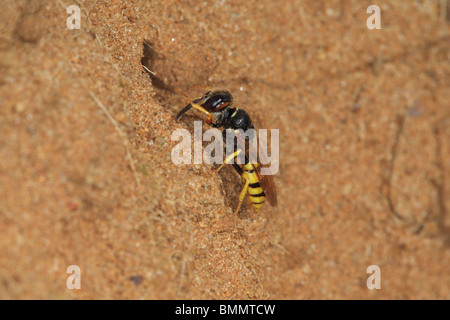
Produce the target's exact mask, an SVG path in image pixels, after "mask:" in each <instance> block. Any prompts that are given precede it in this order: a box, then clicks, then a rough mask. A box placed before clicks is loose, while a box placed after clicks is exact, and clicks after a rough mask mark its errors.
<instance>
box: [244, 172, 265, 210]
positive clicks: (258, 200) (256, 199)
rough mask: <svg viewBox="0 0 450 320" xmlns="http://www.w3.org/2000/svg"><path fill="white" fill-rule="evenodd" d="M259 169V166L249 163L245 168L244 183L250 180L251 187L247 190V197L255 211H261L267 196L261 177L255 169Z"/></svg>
mask: <svg viewBox="0 0 450 320" xmlns="http://www.w3.org/2000/svg"><path fill="white" fill-rule="evenodd" d="M257 168H258V165H257V164H250V163H247V164H245V165H244V166H243V168H242V169H243V173H242V182H244V183H245V181H246V180H248V182H249V185H248V189H247V196H248V199H249V200H250V202H251V203H252V205H253V207H255V209H259V208H261V207H262V206H263V204H264V201H266V195H265V194H264V191H263V188H262V187H261V184H260V182H259V176H258V174H257V173H256V171H255V169H257Z"/></svg>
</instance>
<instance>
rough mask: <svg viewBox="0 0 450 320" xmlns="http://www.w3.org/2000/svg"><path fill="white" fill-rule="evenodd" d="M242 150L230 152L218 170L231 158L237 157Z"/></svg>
mask: <svg viewBox="0 0 450 320" xmlns="http://www.w3.org/2000/svg"><path fill="white" fill-rule="evenodd" d="M241 152H242V150H241V149H239V150H237V151H235V152H234V153H232V154H230V155H229V156H228V157H226V158H225V161H224V162H223V163H222V165H221V166H220V167H219V168H218V169H216V171H217V172H219V171H220V169H222V168H223V166H224V165H226V164H228V162H230V161H231V160H233V159H234V158H236V157H237V156H238V155H240V154H241Z"/></svg>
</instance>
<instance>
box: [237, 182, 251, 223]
mask: <svg viewBox="0 0 450 320" xmlns="http://www.w3.org/2000/svg"><path fill="white" fill-rule="evenodd" d="M244 179H245V184H244V187H243V188H242V191H241V193H240V194H239V204H238V207H237V209H236V211H235V212H234V226H235V228H236V229H237V214H238V212H239V209H240V208H241V204H242V202H243V201H244V198H245V195H246V194H247V190H248V185H249V184H250V180H248V179H247V178H245V177H244Z"/></svg>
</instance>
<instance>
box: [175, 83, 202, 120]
mask: <svg viewBox="0 0 450 320" xmlns="http://www.w3.org/2000/svg"><path fill="white" fill-rule="evenodd" d="M174 90H175V91H176V92H178V93H180V94H182V95H183V96H185V97H186V99H187V100H188V101H189V104H188V105H187V106H186V107H185V108H184V109H183V110H181V111H180V112H179V113H178V114H177V116H176V117H175V120H178V119H180V117H181V116H182V115H183V114H185V113H186V112H187V111H188V110H189V109H190V108H192V107H193V108H194V109H197V110H199V111H201V112H203V113H205V114H207V115H208V116H209V117H210V116H211V113H210V112H209V111H207V110H205V108H203V107H202V106H201V105H199V104H198V103H197V102H198V100H195V101H194V102H192V101H191V99H189V97H188V95H187V94H185V93H184V92H183V91H181V90H180V89H178V88H174Z"/></svg>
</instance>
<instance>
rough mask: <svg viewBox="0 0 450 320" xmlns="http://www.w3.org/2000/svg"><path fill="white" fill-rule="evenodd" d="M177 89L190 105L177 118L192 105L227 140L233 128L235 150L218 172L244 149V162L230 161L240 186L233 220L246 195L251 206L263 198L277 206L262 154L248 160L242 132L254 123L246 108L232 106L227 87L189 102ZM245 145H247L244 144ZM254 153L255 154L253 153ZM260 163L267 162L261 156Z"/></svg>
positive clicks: (231, 97) (249, 147)
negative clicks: (261, 172)
mask: <svg viewBox="0 0 450 320" xmlns="http://www.w3.org/2000/svg"><path fill="white" fill-rule="evenodd" d="M177 92H179V93H181V94H182V95H184V96H185V97H186V98H187V100H188V101H189V104H188V105H187V106H186V107H185V108H184V109H182V110H181V111H180V112H179V113H178V114H177V116H176V118H175V119H176V120H177V121H178V119H180V118H181V116H182V115H183V114H184V113H186V112H187V111H188V110H190V109H191V108H194V109H197V110H199V111H200V112H202V113H204V114H206V115H207V118H206V123H207V124H208V125H210V126H211V127H214V128H223V131H222V133H223V139H224V142H225V143H226V130H229V129H232V130H233V131H234V133H235V135H236V136H235V142H237V143H235V148H234V152H232V153H231V154H228V155H227V156H226V158H225V161H224V162H223V164H222V165H221V166H220V167H219V168H218V169H217V170H216V171H217V172H218V171H220V169H222V168H223V166H224V165H225V164H227V163H230V162H231V161H232V160H233V159H235V158H237V157H238V156H239V155H240V154H241V153H242V152H244V157H245V161H244V164H241V165H239V164H237V163H236V161H234V162H233V167H234V169H235V170H236V172H237V173H238V174H239V175H240V176H241V177H242V184H243V188H242V191H241V193H240V195H239V205H238V207H237V209H236V211H235V213H234V214H235V223H236V217H237V213H238V212H239V209H240V207H241V205H242V202H243V201H244V198H245V196H246V195H247V197H248V200H249V201H250V203H251V204H252V206H253V207H254V208H255V209H256V210H258V209H260V208H261V207H262V206H263V205H264V202H265V200H266V199H268V200H269V203H270V204H271V205H272V206H273V207H276V206H277V192H276V189H275V184H274V181H273V176H272V175H261V174H260V169H261V161H260V160H262V157H264V155H263V153H260V154H259V157H260V158H259V159H258V160H257V161H256V162H255V163H253V162H251V161H249V156H248V151H247V150H251V151H252V152H255V150H254V149H252V144H251V143H246V137H245V136H242V132H245V131H247V130H248V129H254V126H253V122H252V120H251V118H250V116H249V114H248V113H247V111H245V110H243V109H239V108H237V107H236V108H232V105H233V96H232V95H231V93H230V92H229V91H226V90H211V91H208V92H206V93H205V94H204V95H203V96H202V97H201V98H199V99H196V100H194V101H191V100H190V99H189V97H188V96H187V95H186V94H184V93H183V92H181V91H180V90H177ZM240 129H241V130H240ZM249 139H256V137H249ZM247 145H248V148H246V146H247ZM254 154H257V153H256V152H255V153H254ZM262 162H263V163H268V162H267V161H266V159H265V157H264V161H262Z"/></svg>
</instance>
